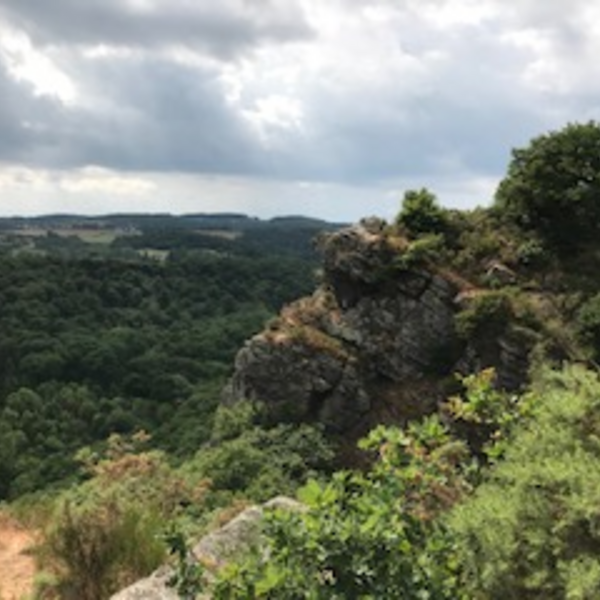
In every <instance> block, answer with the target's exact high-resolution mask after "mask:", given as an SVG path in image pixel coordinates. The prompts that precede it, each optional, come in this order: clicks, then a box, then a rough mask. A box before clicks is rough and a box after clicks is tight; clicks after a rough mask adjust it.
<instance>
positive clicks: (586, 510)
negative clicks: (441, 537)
mask: <svg viewBox="0 0 600 600" xmlns="http://www.w3.org/2000/svg"><path fill="white" fill-rule="evenodd" d="M528 407H529V416H528V417H527V418H526V419H524V420H522V422H521V423H518V424H517V425H515V426H514V428H513V433H512V434H511V435H510V439H509V441H508V444H507V446H506V449H505V453H504V458H503V460H501V461H499V462H498V463H497V464H495V466H494V467H493V468H492V469H490V471H489V473H488V474H487V476H486V477H485V479H484V483H483V484H482V485H481V486H479V488H478V489H477V490H476V491H475V493H474V494H473V496H472V497H471V498H469V499H468V500H467V501H465V502H464V503H462V504H460V505H458V506H456V507H455V509H454V510H453V514H452V517H451V519H450V521H449V525H450V527H451V528H452V530H453V531H454V532H455V533H456V535H457V536H458V539H459V541H460V544H459V547H460V549H461V559H460V560H461V564H462V565H463V567H464V573H463V582H464V586H465V589H466V592H467V595H468V597H470V598H548V599H557V600H558V599H559V598H573V599H581V600H583V599H590V600H591V599H592V598H597V596H598V589H599V588H600V559H599V556H600V533H599V529H598V523H599V522H600V505H599V504H598V493H599V490H600V467H599V465H600V382H599V381H598V376H597V375H596V374H595V373H591V372H587V371H585V370H584V369H583V368H580V367H571V368H568V369H566V370H565V371H564V372H561V373H555V372H545V373H544V374H543V376H542V377H541V379H540V380H539V381H537V383H536V385H535V386H534V389H533V391H532V397H531V398H530V401H529V403H528Z"/></svg>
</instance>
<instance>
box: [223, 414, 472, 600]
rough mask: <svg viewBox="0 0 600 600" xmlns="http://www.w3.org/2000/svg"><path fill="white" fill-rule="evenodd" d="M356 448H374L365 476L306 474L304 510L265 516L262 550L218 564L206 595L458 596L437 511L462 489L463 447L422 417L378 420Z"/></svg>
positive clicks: (296, 599)
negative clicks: (320, 479) (399, 425)
mask: <svg viewBox="0 0 600 600" xmlns="http://www.w3.org/2000/svg"><path fill="white" fill-rule="evenodd" d="M363 447H364V448H365V449H369V450H377V452H378V453H379V460H378V462H377V463H376V465H375V467H374V468H373V470H372V471H371V472H370V473H369V474H367V475H362V474H359V473H346V472H341V473H337V474H336V475H335V476H334V477H333V478H332V479H331V480H330V481H329V482H328V483H327V484H325V485H322V484H318V483H317V482H315V481H310V482H309V483H308V484H307V485H306V486H305V487H304V488H302V489H301V490H300V492H299V499H300V500H301V501H302V502H303V503H304V504H305V505H306V506H307V510H306V511H304V512H302V511H301V512H283V511H282V512H275V513H274V514H272V515H271V516H270V518H268V519H267V522H266V525H265V536H266V548H265V549H263V550H261V551H258V552H257V553H256V554H255V555H253V556H251V557H249V558H248V560H247V561H246V562H237V563H234V564H230V565H229V566H228V567H226V568H225V570H224V571H223V572H222V573H221V574H220V577H219V579H218V582H217V584H216V588H215V589H214V590H213V591H212V594H213V595H212V597H213V598H215V599H221V600H224V599H236V598H238V599H242V598H277V599H281V600H286V599H288V600H300V599H303V598H306V599H312V598H315V599H317V598H323V599H325V598H327V599H339V600H342V599H346V598H378V599H381V600H386V599H389V600H392V599H393V600H396V599H398V598H430V599H432V600H436V599H440V600H441V599H450V598H452V599H453V600H456V599H458V598H461V597H462V596H461V593H460V591H459V590H458V588H457V587H456V582H457V569H458V563H457V562H456V557H455V552H454V546H453V541H452V539H451V537H450V535H449V533H448V531H447V530H446V529H445V528H443V527H442V526H440V524H439V522H438V520H437V516H438V515H439V513H440V512H442V511H444V510H446V509H447V508H448V506H451V505H452V504H453V503H454V502H456V501H457V500H458V498H459V497H460V496H461V494H462V492H463V480H462V477H461V475H460V471H459V470H458V468H457V464H458V463H459V462H460V461H461V460H462V458H463V456H464V448H463V446H462V445H461V444H459V443H456V442H453V441H452V440H451V438H450V437H449V436H448V433H447V431H446V430H445V428H444V427H443V426H442V425H441V424H440V422H439V421H438V420H436V419H433V418H432V419H427V420H425V421H424V422H423V423H421V424H419V425H415V426H413V427H411V428H410V429H409V430H408V431H406V432H402V431H400V430H397V429H385V428H383V427H381V428H378V429H376V430H375V431H374V432H373V433H372V434H371V435H370V436H369V438H368V439H367V440H366V442H365V443H363ZM265 556H268V557H269V559H268V561H265Z"/></svg>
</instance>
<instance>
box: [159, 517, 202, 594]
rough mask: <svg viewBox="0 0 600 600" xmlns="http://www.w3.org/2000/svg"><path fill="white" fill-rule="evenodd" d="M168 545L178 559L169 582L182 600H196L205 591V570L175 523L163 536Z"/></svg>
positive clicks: (171, 552)
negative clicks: (191, 551)
mask: <svg viewBox="0 0 600 600" xmlns="http://www.w3.org/2000/svg"><path fill="white" fill-rule="evenodd" d="M163 538H164V540H165V542H166V543H167V544H168V547H169V552H170V554H171V555H174V556H175V558H176V562H175V567H174V568H175V572H174V574H173V575H172V577H171V578H170V579H169V581H168V582H167V585H169V587H172V588H173V589H174V590H175V591H176V592H177V594H179V597H180V598H181V599H182V600H195V598H196V597H197V595H198V594H199V593H200V592H201V591H202V590H203V589H204V568H203V566H202V564H201V563H200V562H198V561H197V560H196V559H195V557H194V556H193V555H192V554H191V553H190V550H189V548H188V545H187V542H186V539H185V536H184V534H183V533H182V532H181V530H179V529H177V528H176V527H175V526H174V525H173V523H171V526H170V528H169V529H168V530H167V531H166V532H165V534H164V536H163Z"/></svg>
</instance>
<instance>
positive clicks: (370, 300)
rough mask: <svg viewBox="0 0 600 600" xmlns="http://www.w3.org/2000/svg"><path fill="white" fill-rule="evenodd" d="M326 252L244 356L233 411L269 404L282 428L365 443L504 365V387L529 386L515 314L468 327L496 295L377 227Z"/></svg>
mask: <svg viewBox="0 0 600 600" xmlns="http://www.w3.org/2000/svg"><path fill="white" fill-rule="evenodd" d="M319 246H320V250H321V254H322V263H323V274H322V282H321V284H320V285H319V287H318V288H317V290H316V291H315V292H314V294H313V295H312V296H311V297H308V298H303V299H301V300H299V301H297V302H295V303H294V304H292V305H290V306H288V307H286V308H284V310H283V311H282V312H281V314H280V316H279V317H278V318H277V319H275V320H274V321H273V322H271V323H270V324H269V325H268V327H267V328H266V329H265V330H264V331H263V332H261V333H260V334H258V335H256V336H255V337H254V338H252V339H251V340H249V341H248V342H247V343H246V344H245V346H244V347H243V348H242V349H241V350H240V351H239V353H238V355H237V358H236V361H235V371H234V374H233V377H232V379H231V381H230V383H229V385H228V387H227V389H226V390H225V392H224V397H223V402H224V403H225V404H227V405H232V404H235V403H237V402H242V401H248V400H249V401H260V402H261V403H263V404H264V406H265V409H266V413H267V417H268V418H269V419H272V420H273V421H293V422H321V423H323V424H324V425H325V427H326V428H327V429H328V430H329V431H330V432H332V433H336V434H341V436H342V437H343V438H344V439H354V438H356V437H358V436H360V435H362V434H364V433H365V432H366V431H368V430H369V429H370V428H371V427H372V426H373V425H375V424H377V423H381V422H385V423H403V422H405V421H406V420H407V419H410V418H415V417H418V416H421V415H424V414H427V413H431V412H432V411H434V410H436V407H437V405H438V403H439V402H440V401H441V400H443V399H444V398H445V397H446V396H447V393H448V389H449V384H450V385H451V383H452V381H454V377H453V375H454V374H455V373H463V374H467V373H470V372H474V371H478V370H481V369H482V368H486V367H494V368H495V369H496V373H497V383H498V385H499V386H501V387H503V388H506V389H516V388H518V387H520V386H521V385H522V384H523V383H524V382H525V379H526V374H527V369H528V354H529V351H530V350H531V346H532V344H531V340H529V339H528V338H527V336H523V335H522V331H519V330H518V329H517V328H515V327H513V325H512V323H511V322H510V319H504V320H501V321H500V322H498V319H494V318H490V319H488V320H487V322H485V323H483V324H476V325H475V326H471V328H470V330H469V332H468V334H465V331H464V330H465V327H464V324H463V326H462V327H461V326H460V318H459V315H463V321H464V315H465V313H466V312H468V310H469V307H470V306H471V305H472V304H473V303H476V302H478V301H479V300H480V298H481V297H486V296H487V295H488V292H487V291H486V290H479V289H477V288H476V286H474V285H473V284H471V283H469V281H467V280H465V279H463V278H461V277H459V276H458V275H457V274H456V273H455V272H453V271H451V270H448V269H442V268H439V267H436V266H435V261H430V260H421V259H419V258H418V257H417V258H415V257H414V254H415V253H414V252H412V254H411V245H410V243H409V242H408V241H407V240H406V239H405V238H403V237H402V236H400V235H398V234H394V233H393V232H392V231H391V230H390V228H387V227H386V226H385V225H384V224H383V223H381V222H379V221H377V220H366V221H363V222H362V223H361V224H359V225H356V226H353V227H350V228H347V229H343V230H340V231H337V232H335V233H331V234H328V235H327V236H324V237H323V238H322V239H321V241H320V243H319ZM413 249H414V246H413ZM491 295H492V296H493V293H492V294H491Z"/></svg>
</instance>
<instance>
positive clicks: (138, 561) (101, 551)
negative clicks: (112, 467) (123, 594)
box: [43, 498, 166, 600]
mask: <svg viewBox="0 0 600 600" xmlns="http://www.w3.org/2000/svg"><path fill="white" fill-rule="evenodd" d="M162 527H163V524H162V522H161V520H160V519H159V518H158V517H157V515H155V514H152V513H151V512H148V511H146V510H144V509H142V508H140V509H136V508H133V507H124V506H123V505H122V503H120V502H119V501H118V500H117V499H116V498H114V499H111V500H108V501H105V502H103V503H102V504H101V505H100V506H99V505H90V506H75V505H73V504H71V503H70V502H65V503H64V504H63V505H62V507H61V509H60V512H59V514H58V515H57V517H56V519H55V521H54V523H53V526H52V528H51V529H50V530H49V531H48V532H47V533H46V537H45V542H44V550H43V552H44V556H45V558H46V561H47V565H48V566H51V567H54V569H53V570H54V571H55V572H56V573H57V580H56V583H55V590H56V592H58V594H59V597H61V598H77V599H78V600H105V598H107V597H108V596H110V594H112V593H114V592H116V591H118V590H119V589H120V588H122V587H124V586H126V585H128V584H129V583H131V582H133V581H135V580H136V579H139V578H140V577H142V576H144V575H147V574H148V573H150V572H151V571H152V570H154V569H155V568H157V567H158V566H159V565H160V564H161V563H162V562H163V561H164V559H165V557H166V552H165V545H164V543H163V542H161V541H160V539H159V535H158V534H159V533H160V532H161V530H162Z"/></svg>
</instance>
